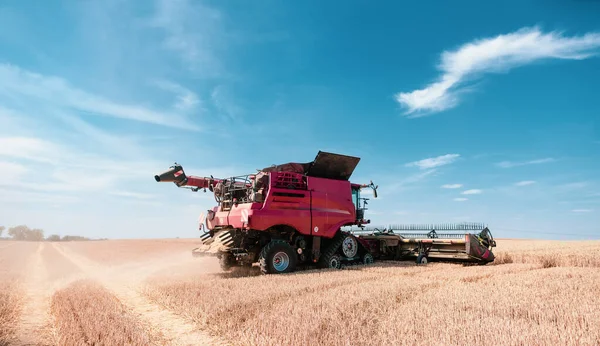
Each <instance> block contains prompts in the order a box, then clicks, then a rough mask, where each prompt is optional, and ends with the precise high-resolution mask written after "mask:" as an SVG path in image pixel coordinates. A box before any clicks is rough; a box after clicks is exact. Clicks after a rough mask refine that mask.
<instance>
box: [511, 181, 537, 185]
mask: <svg viewBox="0 0 600 346" xmlns="http://www.w3.org/2000/svg"><path fill="white" fill-rule="evenodd" d="M535 183H536V182H535V181H534V180H523V181H520V182H518V183H515V185H516V186H527V185H533V184H535Z"/></svg>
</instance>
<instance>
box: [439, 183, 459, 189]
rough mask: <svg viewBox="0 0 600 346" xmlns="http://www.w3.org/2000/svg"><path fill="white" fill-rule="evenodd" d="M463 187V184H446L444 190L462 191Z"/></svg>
mask: <svg viewBox="0 0 600 346" xmlns="http://www.w3.org/2000/svg"><path fill="white" fill-rule="evenodd" d="M462 186H463V185H462V184H445V185H442V189H460V188H461V187H462Z"/></svg>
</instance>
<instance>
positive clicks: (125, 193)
mask: <svg viewBox="0 0 600 346" xmlns="http://www.w3.org/2000/svg"><path fill="white" fill-rule="evenodd" d="M110 194H111V195H113V196H119V197H130V198H136V199H154V198H156V197H157V196H156V195H152V194H149V193H140V192H133V191H113V192H111V193H110Z"/></svg>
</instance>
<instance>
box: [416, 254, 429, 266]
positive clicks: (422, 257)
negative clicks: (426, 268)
mask: <svg viewBox="0 0 600 346" xmlns="http://www.w3.org/2000/svg"><path fill="white" fill-rule="evenodd" d="M416 262H417V265H427V262H429V261H428V258H427V256H426V255H423V254H420V255H419V256H417V260H416Z"/></svg>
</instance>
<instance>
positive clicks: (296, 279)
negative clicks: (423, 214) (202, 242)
mask: <svg viewBox="0 0 600 346" xmlns="http://www.w3.org/2000/svg"><path fill="white" fill-rule="evenodd" d="M196 243H197V240H184V239H161V240H108V241H90V242H83V241H82V242H64V243H52V242H39V243H37V242H12V241H4V242H0V345H2V346H3V345H26V344H35V345H61V346H62V345H340V346H342V345H344V346H345V345H465V344H476V345H480V344H494V345H598V344H600V314H598V313H597V311H600V241H570V242H566V241H562V242H559V241H541V240H539V241H537V240H536V241H534V240H515V239H498V247H497V248H496V250H495V253H496V255H497V260H496V261H495V262H494V263H493V264H490V265H486V266H463V265H461V264H452V263H429V264H428V265H427V266H416V265H415V264H414V263H413V262H410V261H407V262H377V263H375V264H373V265H370V266H356V267H350V268H347V269H344V270H307V271H302V272H297V273H292V274H287V275H269V276H263V275H259V272H258V270H257V268H250V269H245V270H234V271H231V272H222V271H221V270H220V269H219V266H218V263H217V262H216V260H212V259H204V258H203V259H199V258H193V257H192V256H191V253H190V251H191V249H192V248H193V247H194V246H195V244H196Z"/></svg>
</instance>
